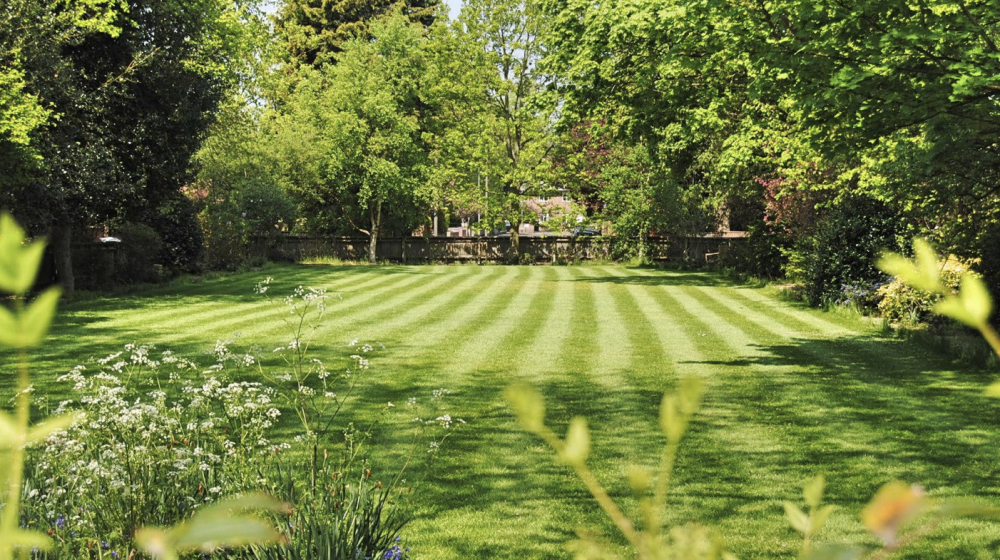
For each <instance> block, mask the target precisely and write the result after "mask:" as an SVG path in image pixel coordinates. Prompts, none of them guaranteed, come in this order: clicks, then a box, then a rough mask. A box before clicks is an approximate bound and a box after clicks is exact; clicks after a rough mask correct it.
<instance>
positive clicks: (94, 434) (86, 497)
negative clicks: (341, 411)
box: [23, 343, 288, 552]
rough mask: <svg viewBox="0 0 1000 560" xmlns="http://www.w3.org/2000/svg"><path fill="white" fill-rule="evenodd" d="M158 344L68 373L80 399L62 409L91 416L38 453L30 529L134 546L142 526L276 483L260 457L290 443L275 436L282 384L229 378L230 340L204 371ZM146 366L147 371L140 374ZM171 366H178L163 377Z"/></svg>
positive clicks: (65, 378) (34, 454)
mask: <svg viewBox="0 0 1000 560" xmlns="http://www.w3.org/2000/svg"><path fill="white" fill-rule="evenodd" d="M152 351H153V347H152V346H148V345H134V344H130V345H128V346H126V347H125V349H124V350H123V351H122V352H116V353H114V354H111V355H110V356H107V357H105V358H102V359H100V360H97V361H96V365H97V367H96V368H95V370H94V371H93V372H91V371H88V368H87V367H85V366H77V367H75V368H73V369H72V370H71V371H70V372H68V373H67V374H65V375H62V376H60V377H59V378H58V381H59V382H62V383H66V384H67V385H68V386H69V387H70V388H71V389H72V392H73V393H74V394H76V395H78V397H77V398H76V399H74V400H66V401H62V402H61V403H59V405H58V407H57V409H56V411H55V412H56V413H57V414H61V413H65V412H67V411H70V410H80V411H83V412H84V414H85V415H84V416H83V419H82V420H80V421H78V422H77V423H76V424H74V425H73V426H71V427H70V428H69V429H67V430H65V431H60V432H56V433H54V434H52V435H51V436H49V437H48V438H47V439H46V440H44V441H43V442H40V443H39V444H36V445H35V446H34V447H33V448H31V449H30V450H29V453H30V457H31V460H30V462H29V468H28V473H27V474H28V476H27V480H26V488H28V491H27V492H26V499H25V502H24V508H23V511H24V517H25V524H26V525H29V524H30V525H36V526H42V527H51V529H52V531H56V532H58V531H65V532H67V534H72V535H73V536H75V537H77V538H76V539H75V541H77V542H79V541H81V539H83V541H84V542H86V541H89V542H94V543H96V542H102V541H103V542H105V543H110V545H109V546H110V547H111V548H113V549H121V550H126V551H127V546H128V544H127V542H126V540H125V539H127V535H128V534H129V532H130V531H131V530H133V529H135V528H137V527H139V526H142V525H147V524H155V525H163V524H165V523H167V522H172V521H176V520H179V519H183V518H184V517H185V516H187V515H190V512H191V511H193V510H194V509H196V508H197V507H199V506H200V505H202V504H205V503H209V502H212V501H215V500H216V499H218V498H220V497H221V496H222V495H228V494H233V493H237V492H242V491H246V490H248V489H251V488H259V487H263V486H264V485H265V484H266V482H267V481H266V480H263V479H262V478H261V476H260V475H259V474H258V473H259V472H260V470H259V469H258V468H257V466H258V464H259V462H260V460H261V459H262V458H263V457H267V456H270V455H273V454H274V453H275V452H277V451H279V450H280V449H282V448H287V447H288V446H287V444H284V445H273V444H272V443H271V442H270V440H269V439H268V432H269V430H270V429H271V428H272V427H273V424H274V421H275V420H276V419H277V418H278V416H280V414H281V412H280V411H279V409H278V408H276V407H275V406H274V405H273V404H272V401H273V400H274V396H275V393H274V391H273V390H272V389H270V388H268V387H265V386H263V385H261V384H260V383H250V382H232V381H229V380H227V379H226V377H225V374H226V370H227V364H229V363H231V362H232V360H231V357H232V355H233V354H232V353H231V352H229V351H228V349H227V348H226V347H225V344H222V343H220V344H219V345H216V348H215V352H213V354H214V355H215V357H216V359H217V362H216V364H214V365H213V366H212V367H209V368H208V369H205V370H202V368H200V367H198V366H197V365H196V364H195V363H194V362H191V361H189V360H185V359H181V358H178V357H176V356H174V355H173V354H172V353H170V352H163V353H161V354H160V356H159V358H158V359H153V357H152ZM140 367H141V368H144V369H145V370H146V373H147V374H148V375H144V376H142V378H139V377H136V376H135V375H134V374H135V373H136V372H137V371H138V368H140ZM161 370H168V371H169V372H170V373H171V374H172V375H171V376H170V377H169V378H168V379H167V380H166V381H165V382H164V383H161V381H160V380H159V375H158V373H159V372H160V371H161ZM199 372H201V373H200V374H199ZM168 395H175V396H176V398H170V397H168ZM123 530H124V533H123ZM116 535H117V536H116ZM67 552H69V551H67Z"/></svg>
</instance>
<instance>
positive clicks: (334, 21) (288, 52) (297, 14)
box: [275, 0, 440, 72]
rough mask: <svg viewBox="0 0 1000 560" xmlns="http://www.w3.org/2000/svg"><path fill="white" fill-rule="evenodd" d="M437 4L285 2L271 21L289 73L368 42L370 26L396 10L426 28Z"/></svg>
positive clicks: (424, 0)
mask: <svg viewBox="0 0 1000 560" xmlns="http://www.w3.org/2000/svg"><path fill="white" fill-rule="evenodd" d="M439 4H440V3H439V2H438V1H437V0H376V1H368V0H365V1H363V0H286V1H285V2H284V3H283V4H282V6H281V10H280V12H279V13H278V16H277V19H276V21H275V30H276V32H277V38H278V41H279V42H280V43H281V48H282V51H283V59H284V62H285V64H287V65H288V67H289V70H290V71H291V72H296V71H298V70H299V69H300V68H301V67H302V66H307V67H313V68H319V67H320V66H322V65H323V64H327V63H333V62H334V61H335V59H336V55H337V54H338V53H340V52H341V51H342V50H344V45H345V44H346V43H347V42H348V41H350V40H351V39H353V38H364V39H367V38H370V37H371V35H372V29H371V22H373V21H375V20H376V19H378V18H380V17H382V16H384V15H387V14H390V13H392V12H393V10H399V11H401V12H402V13H404V14H406V16H407V17H409V19H410V20H411V21H413V22H414V23H419V24H420V25H422V26H423V27H424V28H429V27H430V26H431V24H432V23H433V22H434V18H435V17H436V14H437V10H438V6H439Z"/></svg>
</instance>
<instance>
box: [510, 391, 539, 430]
mask: <svg viewBox="0 0 1000 560" xmlns="http://www.w3.org/2000/svg"><path fill="white" fill-rule="evenodd" d="M504 397H505V398H506V399H507V402H508V403H510V406H511V408H513V409H514V414H516V415H517V419H518V421H520V422H521V425H522V426H524V429H525V430H528V431H529V432H531V433H533V434H537V433H539V432H541V431H542V430H543V429H545V400H544V399H543V398H542V395H541V394H539V392H538V391H536V390H535V389H534V388H532V387H529V386H527V385H511V386H510V387H507V389H506V390H504Z"/></svg>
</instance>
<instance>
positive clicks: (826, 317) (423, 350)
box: [3, 265, 1000, 560]
mask: <svg viewBox="0 0 1000 560" xmlns="http://www.w3.org/2000/svg"><path fill="white" fill-rule="evenodd" d="M265 276H272V277H273V278H274V282H273V284H272V287H271V291H272V292H273V293H274V294H275V295H276V296H281V295H283V294H285V293H287V292H288V291H290V290H291V289H292V288H294V287H295V286H297V285H300V284H301V285H305V286H316V287H325V288H328V289H329V290H331V291H332V292H336V293H338V294H340V295H341V296H342V300H336V301H332V302H331V304H330V306H329V309H328V311H327V315H326V318H325V321H324V323H323V326H322V328H321V329H320V330H319V331H318V332H317V336H316V345H315V347H314V351H315V353H316V355H318V356H323V357H328V358H329V359H331V360H333V359H334V358H335V357H342V356H344V355H345V354H347V353H350V349H349V348H347V344H348V342H349V341H351V340H352V339H355V338H357V339H360V340H362V341H377V342H380V343H382V344H383V345H384V346H385V348H386V349H385V350H384V351H381V352H379V353H378V355H377V356H376V357H375V358H374V359H373V361H372V363H373V368H372V369H371V370H370V371H369V374H368V377H367V378H366V379H365V381H364V382H363V384H362V385H363V388H362V390H361V391H360V392H359V393H358V396H357V399H356V400H355V401H354V404H353V405H352V408H351V412H350V415H351V418H352V419H354V420H357V421H358V422H364V421H369V420H373V419H374V418H375V417H377V415H379V414H381V412H380V411H381V410H383V409H384V408H385V405H386V403H387V402H393V403H395V404H397V405H401V404H402V403H405V402H406V401H407V399H408V398H409V397H411V396H417V397H420V398H423V397H424V396H426V395H429V394H430V392H431V390H433V389H438V388H447V389H449V390H450V391H451V392H452V394H451V395H450V396H449V399H450V409H451V411H452V412H453V415H454V416H458V417H461V418H463V419H464V420H465V421H466V422H467V424H465V425H464V426H462V428H461V429H460V430H459V431H458V432H456V433H455V434H454V435H453V436H452V437H451V438H450V439H448V440H447V441H446V443H445V444H444V446H443V449H442V452H441V454H440V456H439V459H438V462H437V463H436V464H435V465H434V467H433V469H432V470H430V471H429V472H428V473H426V478H424V479H423V480H422V481H421V482H420V484H419V485H418V489H417V493H416V494H415V498H414V499H415V513H416V518H415V520H414V521H413V522H412V523H411V524H410V525H409V526H408V527H407V528H406V530H405V533H404V537H405V539H406V541H407V542H408V544H409V545H410V546H412V547H413V550H414V553H415V555H416V557H417V558H424V559H440V560H451V559H467V558H519V559H530V558H554V557H566V556H567V554H566V553H565V552H564V543H565V542H566V541H568V540H570V539H572V538H573V535H574V530H575V529H576V528H577V527H580V526H583V527H591V528H595V529H598V530H600V531H602V532H604V533H605V534H606V535H607V537H608V539H610V540H611V541H612V542H615V543H621V542H622V540H621V538H620V537H619V536H618V535H617V534H616V533H615V532H614V529H613V528H612V527H611V526H610V525H609V524H608V523H607V522H606V521H605V520H604V517H603V515H602V513H601V512H600V511H599V510H598V509H597V507H596V506H595V505H594V503H593V502H592V501H591V499H590V498H589V496H588V495H587V494H586V493H585V491H584V490H583V488H582V486H581V485H580V484H579V483H578V482H577V481H576V479H575V478H574V477H573V476H572V475H571V473H570V472H569V470H568V469H566V468H565V467H563V466H560V465H557V464H554V463H553V461H552V460H551V453H550V452H549V450H548V449H547V448H546V447H545V446H544V445H542V444H541V443H540V441H538V440H537V439H536V438H535V437H534V436H531V435H529V434H526V433H525V432H523V431H522V430H521V429H520V428H519V426H518V425H517V423H516V421H515V420H514V418H513V415H512V413H511V411H510V409H509V408H508V407H507V406H506V404H505V403H504V401H503V398H502V391H503V389H504V387H506V386H507V385H509V384H511V383H513V382H516V381H525V382H528V383H531V384H534V385H535V386H537V387H538V388H539V389H540V390H541V391H542V392H543V393H544V394H545V396H546V398H547V401H548V419H549V423H550V425H552V426H553V427H555V428H556V429H557V431H560V432H561V431H563V430H564V429H565V426H566V424H567V423H568V421H569V419H570V418H571V417H572V416H574V415H583V416H586V417H587V418H588V419H589V421H590V425H591V429H592V432H593V438H594V451H593V453H592V458H591V465H592V466H593V468H594V469H595V471H596V472H597V474H598V476H599V478H600V479H601V480H602V481H603V482H604V483H605V484H606V485H607V486H608V487H609V489H610V490H611V492H612V494H613V495H614V496H615V497H616V498H618V499H621V500H623V502H624V503H625V504H626V507H627V508H630V507H632V506H634V503H633V502H632V501H630V499H629V498H628V496H629V495H630V492H629V491H628V489H627V485H626V484H625V483H624V469H625V467H626V465H628V464H630V463H639V464H647V465H653V464H654V462H655V458H656V457H657V456H658V454H659V451H660V445H661V438H660V436H659V435H658V433H659V432H658V430H657V424H656V414H657V409H658V405H659V401H660V397H661V395H662V394H663V392H664V391H666V390H669V389H671V388H672V387H674V386H675V385H676V383H677V380H678V378H680V377H682V376H697V377H700V378H702V379H703V380H704V381H705V382H706V384H707V387H708V393H707V397H706V403H705V406H704V407H703V409H702V411H701V412H700V413H699V414H698V415H697V417H696V419H695V421H694V423H693V425H692V427H691V431H690V432H689V434H688V437H687V438H686V439H685V441H684V443H683V446H682V451H681V455H680V458H679V462H678V465H677V469H676V473H675V479H674V486H673V488H672V490H671V493H670V496H669V501H670V510H669V521H670V522H671V523H674V524H683V523H692V522H701V523H705V524H708V525H711V526H713V527H715V528H716V529H717V530H718V532H719V534H721V535H722V536H723V538H724V539H725V542H726V543H727V546H728V548H729V549H730V550H732V551H733V552H734V553H736V554H737V555H738V556H739V557H740V558H744V559H751V558H778V557H784V558H793V557H795V556H796V553H797V547H798V546H799V540H798V538H797V536H796V534H795V533H794V532H793V531H792V530H791V529H790V528H788V525H787V523H786V521H785V519H784V513H783V510H782V507H781V501H782V500H793V501H796V502H801V497H800V496H801V492H800V488H801V484H802V482H803V481H805V480H806V479H807V478H810V477H812V476H813V475H814V474H815V473H817V472H822V473H825V475H826V478H827V486H828V493H827V500H828V502H830V503H833V504H836V506H837V510H836V512H835V513H834V515H833V518H832V520H831V522H830V525H829V527H828V530H827V532H826V534H825V536H824V537H823V538H821V539H820V540H821V541H834V542H842V541H852V542H861V543H867V544H875V541H874V539H873V538H871V537H868V536H866V535H865V532H864V529H863V528H862V526H861V524H860V522H859V520H858V513H859V512H860V510H861V508H862V507H863V506H864V504H865V503H866V502H867V500H868V499H869V498H870V497H871V496H872V494H873V493H874V492H875V490H876V489H877V488H878V487H879V486H880V485H882V484H883V483H885V482H887V481H889V480H892V479H900V480H904V481H907V482H914V483H919V484H922V485H923V486H924V487H925V488H926V489H927V490H928V492H929V493H930V494H931V495H933V496H940V497H950V496H975V497H977V498H978V499H980V500H982V501H984V502H987V503H993V504H997V505H1000V499H998V492H1000V478H998V476H997V472H996V469H997V465H998V464H1000V461H998V459H1000V451H998V450H1000V445H998V443H1000V438H998V437H997V433H998V431H997V430H996V426H997V425H998V419H1000V418H998V416H1000V415H998V410H1000V408H998V406H997V404H996V402H995V401H993V400H988V399H986V398H985V397H982V396H981V392H982V388H983V387H984V386H985V385H986V383H987V382H988V380H989V378H990V376H989V375H988V374H986V373H983V372H981V371H976V370H974V369H971V368H967V367H963V366H962V365H961V364H957V363H955V362H954V361H953V360H952V359H951V358H949V357H947V356H944V355H941V354H939V353H936V352H934V351H932V350H929V349H925V348H922V347H920V346H918V345H917V344H915V343H912V342H908V341H905V340H902V339H899V338H893V337H885V336H882V335H880V333H878V332H877V331H875V330H873V329H871V328H870V327H866V326H865V324H864V323H863V322H862V321H860V320H859V319H857V318H855V317H852V316H849V315H846V314H831V313H823V312H819V311H815V310H810V309H806V308H803V307H801V306H799V305H795V304H790V303H788V302H785V301H782V300H780V299H777V298H776V297H775V296H774V293H773V292H771V291H768V290H766V289H755V288H749V287H744V286H739V285H734V284H731V283H728V282H726V281H724V280H723V279H721V278H719V277H717V276H714V275H712V274H709V273H693V272H677V271H663V270H651V269H633V268H625V267H621V266H573V267H500V266H480V267H477V266H419V267H403V266H380V267H362V266H354V267H333V266H320V265H316V266H304V265H297V266H291V265H288V266H271V267H269V268H267V269H266V270H264V271H262V272H258V273H246V274H239V275H234V276H230V277H223V278H214V279H205V280H201V281H193V280H190V279H183V280H180V281H178V282H175V283H172V284H169V285H166V286H161V287H157V288H151V289H148V290H142V291H138V292H136V293H134V294H132V295H123V296H119V297H115V298H106V299H94V300H81V301H77V302H74V303H70V304H67V305H65V306H64V307H63V309H62V310H61V313H60V317H59V319H58V320H57V324H56V325H55V326H54V328H53V335H52V337H51V341H50V343H49V344H48V345H47V346H46V348H45V349H44V350H43V351H42V352H41V353H40V355H38V356H37V359H36V360H35V362H34V363H35V366H36V374H35V375H36V379H37V380H38V384H39V387H40V391H41V392H44V391H54V392H56V393H58V392H59V391H60V390H61V389H60V388H59V387H58V386H56V385H55V384H54V382H52V381H51V378H52V377H54V374H55V373H59V372H64V371H66V370H68V369H69V368H71V367H72V366H73V365H75V364H78V363H84V362H86V361H87V359H88V358H90V357H100V356H103V355H105V354H107V353H110V352H112V351H114V350H116V349H118V348H120V347H121V346H122V345H123V344H125V343H128V342H147V343H154V344H156V345H157V347H158V348H159V349H168V348H169V349H171V350H173V351H174V352H176V353H179V354H185V355H188V356H194V357H196V356H198V355H199V354H200V353H203V352H204V351H205V350H207V349H210V348H211V347H212V346H213V345H214V343H215V342H216V340H218V339H234V338H235V339H236V340H237V343H236V344H238V345H239V344H243V345H250V344H259V345H260V346H261V347H262V348H264V349H268V350H269V349H270V348H273V347H275V346H281V345H284V344H287V342H288V338H289V334H288V329H287V327H286V326H285V325H284V324H283V322H282V320H281V318H282V315H281V309H280V306H275V305H274V304H273V303H268V302H267V301H265V300H264V299H262V298H261V297H260V296H258V295H256V294H254V293H253V287H254V284H255V283H256V282H258V281H259V280H261V279H263V277H265ZM11 369H12V366H11V364H10V361H9V360H8V359H7V357H6V356H5V357H4V362H3V371H4V373H5V374H8V373H9V370H11ZM375 444H376V447H375V450H374V451H373V456H372V462H373V465H374V466H375V468H376V469H378V468H383V469H385V470H388V469H390V466H389V465H390V464H391V463H392V462H393V461H398V460H399V457H400V454H401V452H400V451H399V450H400V449H402V448H403V447H405V445H406V444H405V442H404V441H403V440H402V436H399V435H397V434H395V433H394V432H392V431H390V430H382V431H380V432H379V433H378V434H377V439H376V442H375ZM998 540H1000V531H997V529H996V527H995V526H994V525H992V524H988V523H986V522H980V521H966V520H963V521H954V522H947V523H945V524H943V525H942V526H941V527H940V528H939V529H938V530H937V531H936V532H934V533H933V534H932V535H931V537H930V538H929V539H927V540H925V541H923V543H922V544H920V545H918V546H917V547H914V548H912V549H911V550H910V551H909V552H908V553H906V554H904V555H903V557H907V556H913V557H916V556H924V557H930V556H931V555H933V556H934V557H950V558H978V557H984V556H991V555H992V554H993V553H995V552H996V550H995V549H996V544H995V543H996V542H998Z"/></svg>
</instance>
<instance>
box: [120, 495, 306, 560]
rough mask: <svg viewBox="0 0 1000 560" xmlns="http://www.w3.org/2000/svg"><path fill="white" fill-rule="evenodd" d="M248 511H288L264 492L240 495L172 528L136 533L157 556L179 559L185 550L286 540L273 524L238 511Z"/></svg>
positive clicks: (204, 509)
mask: <svg viewBox="0 0 1000 560" xmlns="http://www.w3.org/2000/svg"><path fill="white" fill-rule="evenodd" d="M244 510H267V511H287V506H286V505H285V504H283V503H282V502H279V501H278V500H275V499H274V498H271V497H269V496H266V495H264V494H251V495H247V496H241V497H236V498H232V499H229V500H224V501H221V502H217V503H215V504H212V505H211V506H207V507H204V508H202V509H200V510H199V511H198V513H196V514H195V516H194V517H192V518H191V519H190V520H188V521H186V522H182V523H179V524H177V525H175V526H174V527H173V528H171V529H169V530H163V529H157V528H155V527H144V528H142V529H140V530H139V531H137V532H136V535H135V538H136V542H138V543H139V546H140V547H142V548H143V549H144V550H145V551H146V552H147V553H149V555H150V556H153V557H154V558H159V559H161V560H176V559H177V558H178V557H179V556H180V554H181V553H184V552H191V551H201V552H211V551H213V550H215V549H217V548H222V547H236V546H245V545H249V544H269V543H277V542H281V541H283V540H284V537H283V536H282V535H281V534H280V533H278V532H277V531H276V530H275V529H274V527H272V526H271V524H270V523H268V522H266V521H264V520H263V519H260V518H257V517H253V516H250V515H246V514H241V513H237V512H240V511H244Z"/></svg>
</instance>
